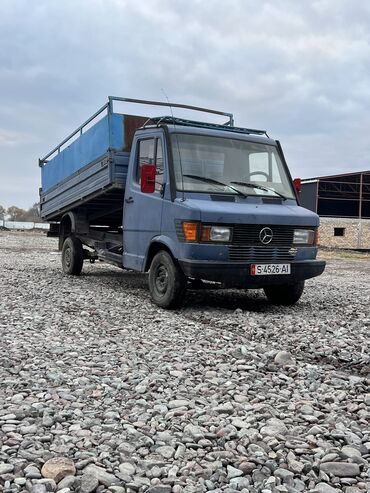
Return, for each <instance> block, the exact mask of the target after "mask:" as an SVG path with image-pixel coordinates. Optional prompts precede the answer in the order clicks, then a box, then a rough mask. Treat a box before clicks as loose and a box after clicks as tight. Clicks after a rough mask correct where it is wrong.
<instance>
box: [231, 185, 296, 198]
mask: <svg viewBox="0 0 370 493" xmlns="http://www.w3.org/2000/svg"><path fill="white" fill-rule="evenodd" d="M230 183H234V184H235V185H242V186H245V187H249V188H257V189H258V190H264V191H265V192H273V193H276V195H278V196H279V197H281V198H282V199H283V200H288V197H285V195H283V194H282V193H280V192H277V191H276V190H274V189H273V188H269V187H264V186H262V185H257V184H256V183H252V182H246V181H232V182H230Z"/></svg>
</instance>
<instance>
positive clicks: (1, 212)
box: [0, 205, 6, 226]
mask: <svg viewBox="0 0 370 493" xmlns="http://www.w3.org/2000/svg"><path fill="white" fill-rule="evenodd" d="M5 214H6V209H5V207H3V206H2V205H0V221H1V222H2V226H5Z"/></svg>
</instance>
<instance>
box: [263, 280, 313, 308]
mask: <svg viewBox="0 0 370 493" xmlns="http://www.w3.org/2000/svg"><path fill="white" fill-rule="evenodd" d="M263 290H264V292H265V295H266V296H267V299H268V300H269V302H270V303H272V304H273V305H286V306H289V305H294V304H295V303H297V301H298V300H299V298H300V297H301V296H302V293H303V290H304V281H298V282H296V283H294V284H283V285H279V286H266V287H265V288H263Z"/></svg>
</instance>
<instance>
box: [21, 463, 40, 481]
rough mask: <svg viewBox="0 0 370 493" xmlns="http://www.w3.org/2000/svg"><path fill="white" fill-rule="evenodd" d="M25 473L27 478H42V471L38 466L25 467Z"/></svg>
mask: <svg viewBox="0 0 370 493" xmlns="http://www.w3.org/2000/svg"><path fill="white" fill-rule="evenodd" d="M24 475H25V476H26V478H27V479H40V478H41V472H40V470H39V469H38V468H37V467H36V466H32V465H29V466H27V467H25V468H24Z"/></svg>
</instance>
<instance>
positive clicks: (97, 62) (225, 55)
mask: <svg viewBox="0 0 370 493" xmlns="http://www.w3.org/2000/svg"><path fill="white" fill-rule="evenodd" d="M1 9H2V10H1V17H0V203H2V204H5V205H7V206H9V205H11V204H12V203H15V204H17V205H20V206H23V207H28V206H30V205H31V204H32V202H34V201H35V200H37V191H38V186H39V170H38V167H37V159H38V157H40V156H41V155H44V154H45V153H46V152H47V151H48V150H49V149H50V148H51V147H53V146H54V145H55V144H56V143H57V142H58V141H59V140H61V139H62V138H63V137H64V136H65V135H66V134H67V133H69V132H70V131H71V130H72V129H73V128H75V127H77V126H78V125H79V124H80V123H81V122H82V121H83V120H85V119H86V118H87V117H88V116H89V114H90V113H93V112H94V111H95V109H97V108H98V107H99V106H101V105H102V104H103V102H104V101H105V100H106V97H107V96H108V95H110V94H113V95H122V96H128V97H138V98H144V99H164V95H163V92H162V88H163V89H164V90H165V92H166V93H167V94H168V97H169V99H170V100H173V101H179V102H184V103H191V104H199V105H202V106H210V107H215V108H218V109H223V110H225V111H232V112H234V113H235V115H236V119H237V123H238V124H240V125H245V126H253V127H261V128H266V129H268V131H269V133H270V135H271V136H273V137H276V138H279V139H280V140H281V142H282V144H283V147H284V149H285V151H286V155H287V160H288V163H289V164H290V166H291V168H292V171H293V173H294V174H295V175H301V176H314V175H316V174H326V173H334V172H340V171H343V172H346V171H350V170H351V169H368V168H370V164H369V163H370V153H369V147H370V145H369V143H368V140H369V139H368V136H367V131H368V128H369V124H370V116H369V102H370V83H369V82H370V80H369V79H370V65H369V63H368V60H369V59H370V39H369V38H370V34H369V30H368V25H369V23H370V4H369V5H368V4H367V3H366V2H361V3H360V2H356V3H354V2H351V1H349V0H317V1H304V0H302V1H300V2H297V1H295V0H274V1H272V0H271V1H266V0H260V1H259V2H255V1H251V0H233V1H232V2H231V1H230V2H222V1H221V0H208V1H207V2H204V1H201V0H189V1H187V2H184V1H182V0H181V1H180V0H146V1H145V0H143V1H142V2H136V1H134V0H74V1H72V0H64V1H63V2H59V1H58V0H34V1H33V2H32V3H30V2H28V1H26V0H3V1H2V7H1ZM129 109H130V108H129ZM162 111H163V110H162ZM162 111H161V110H159V111H158V112H159V113H160V114H161V113H162ZM135 112H137V110H136V111H135ZM152 113H153V110H151V114H152Z"/></svg>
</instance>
